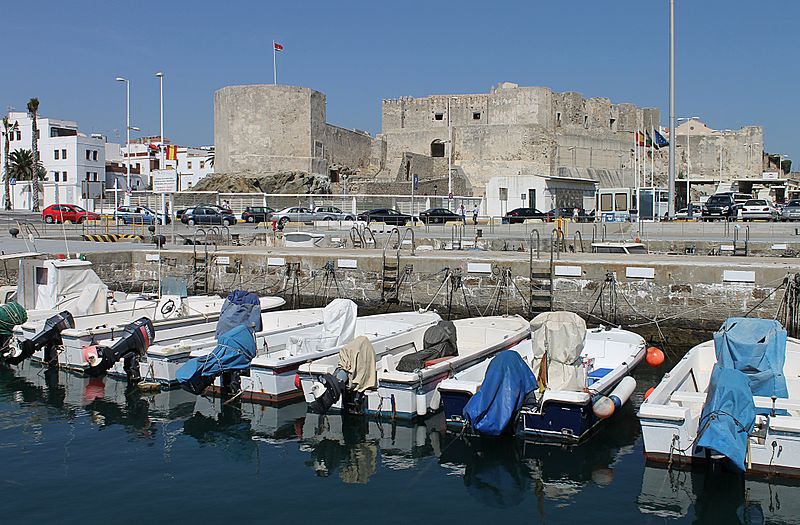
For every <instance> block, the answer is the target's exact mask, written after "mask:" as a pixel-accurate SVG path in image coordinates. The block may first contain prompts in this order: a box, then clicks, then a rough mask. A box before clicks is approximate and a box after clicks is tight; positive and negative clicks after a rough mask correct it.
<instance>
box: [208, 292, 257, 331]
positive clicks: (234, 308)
mask: <svg viewBox="0 0 800 525" xmlns="http://www.w3.org/2000/svg"><path fill="white" fill-rule="evenodd" d="M239 325H245V326H247V327H249V328H250V329H251V330H252V331H254V332H260V331H261V301H260V300H259V298H258V296H257V295H256V294H254V293H251V292H246V291H244V290H234V291H232V292H231V293H229V294H228V297H227V298H225V302H224V303H223V304H222V309H221V310H220V312H219V321H217V337H219V336H220V335H222V334H224V333H226V332H230V331H231V330H233V329H234V328H235V327H237V326H239Z"/></svg>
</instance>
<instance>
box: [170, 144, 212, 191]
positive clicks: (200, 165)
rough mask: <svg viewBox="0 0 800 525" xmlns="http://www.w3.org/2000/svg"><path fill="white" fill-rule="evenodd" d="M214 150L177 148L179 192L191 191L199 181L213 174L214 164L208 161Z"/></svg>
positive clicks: (206, 148)
mask: <svg viewBox="0 0 800 525" xmlns="http://www.w3.org/2000/svg"><path fill="white" fill-rule="evenodd" d="M213 151H214V148H213V147H211V146H205V147H201V148H178V166H177V168H178V181H179V188H178V189H179V190H180V191H187V190H191V189H192V188H193V187H194V186H195V185H197V183H198V182H200V180H201V179H203V178H204V177H207V176H208V175H211V174H212V173H214V163H213V162H212V161H211V160H210V156H211V154H212V153H213Z"/></svg>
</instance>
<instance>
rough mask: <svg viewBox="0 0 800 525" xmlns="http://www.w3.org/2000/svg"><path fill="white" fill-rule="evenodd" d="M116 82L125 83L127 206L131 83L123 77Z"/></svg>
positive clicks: (127, 200) (128, 194)
mask: <svg viewBox="0 0 800 525" xmlns="http://www.w3.org/2000/svg"><path fill="white" fill-rule="evenodd" d="M116 81H117V82H124V83H125V132H126V139H125V140H126V143H125V148H126V151H125V185H126V188H125V205H126V206H127V205H130V203H131V82H130V81H129V80H128V79H126V78H123V77H117V78H116ZM115 194H116V193H115ZM115 200H116V199H115ZM115 205H116V203H115Z"/></svg>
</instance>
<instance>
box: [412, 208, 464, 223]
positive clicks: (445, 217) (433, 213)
mask: <svg viewBox="0 0 800 525" xmlns="http://www.w3.org/2000/svg"><path fill="white" fill-rule="evenodd" d="M419 220H420V221H422V223H423V224H444V223H445V222H449V221H458V222H461V215H459V214H457V213H455V212H452V211H450V210H447V209H445V208H431V209H429V210H425V211H422V212H420V213H419Z"/></svg>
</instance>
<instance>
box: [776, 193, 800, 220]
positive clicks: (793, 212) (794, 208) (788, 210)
mask: <svg viewBox="0 0 800 525" xmlns="http://www.w3.org/2000/svg"><path fill="white" fill-rule="evenodd" d="M780 219H781V220H782V221H784V222H786V221H800V199H792V200H790V201H789V202H787V203H786V204H784V206H783V209H782V210H781V216H780Z"/></svg>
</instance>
